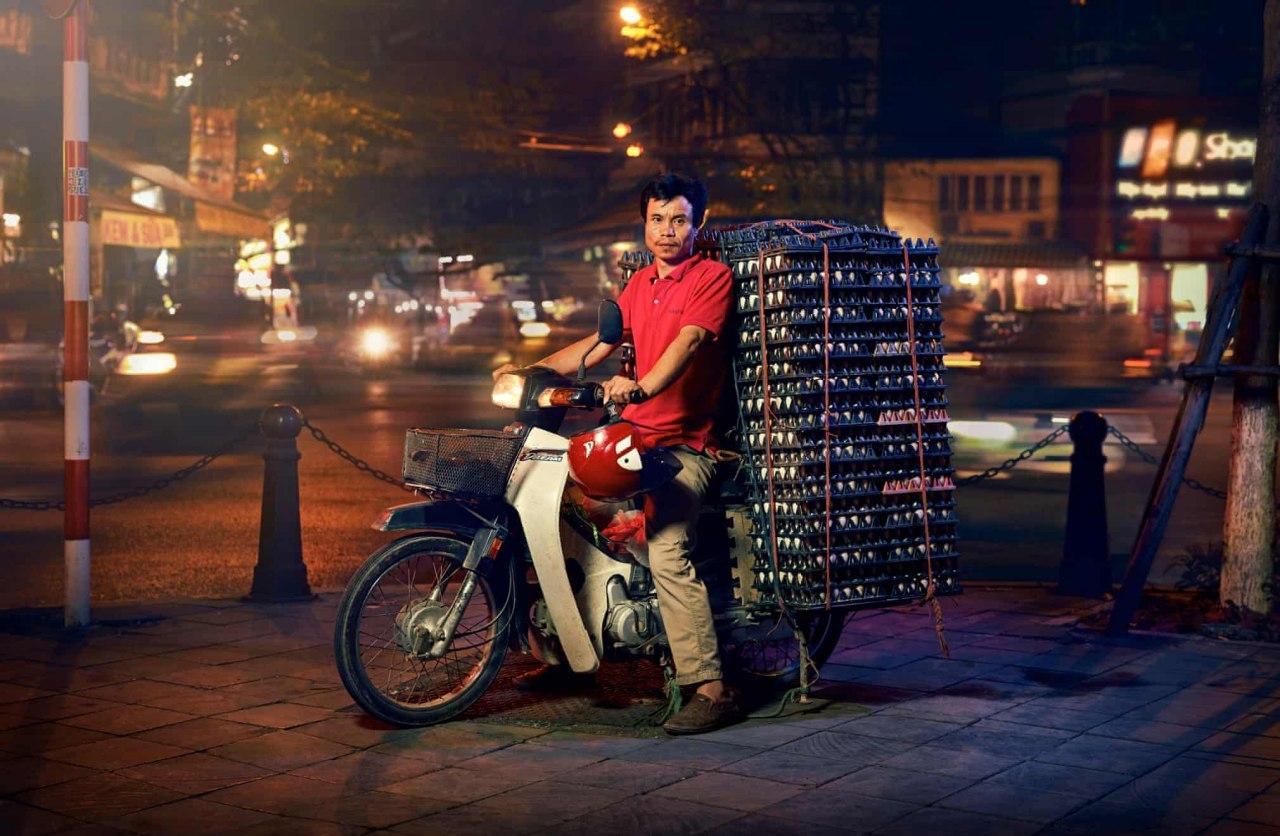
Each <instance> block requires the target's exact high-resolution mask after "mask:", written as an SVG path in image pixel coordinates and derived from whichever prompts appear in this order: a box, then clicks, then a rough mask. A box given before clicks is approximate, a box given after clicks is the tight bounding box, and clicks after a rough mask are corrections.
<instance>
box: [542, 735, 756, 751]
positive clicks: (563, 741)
mask: <svg viewBox="0 0 1280 836" xmlns="http://www.w3.org/2000/svg"><path fill="white" fill-rule="evenodd" d="M707 737H708V735H702V739H703V740H706V739H707ZM721 742H724V743H733V741H732V740H723V741H721ZM538 743H539V744H541V745H543V746H552V747H554V748H556V749H568V750H569V751H571V752H586V753H589V754H592V755H599V756H600V757H602V758H616V757H618V756H619V755H622V754H623V753H625V752H630V751H632V750H635V749H640V748H642V747H645V746H648V745H650V743H651V741H648V740H645V739H643V738H637V737H614V736H611V735H603V734H579V733H576V732H567V731H554V732H551V733H550V734H544V735H542V736H541V737H539V738H538ZM742 745H746V744H742Z"/></svg>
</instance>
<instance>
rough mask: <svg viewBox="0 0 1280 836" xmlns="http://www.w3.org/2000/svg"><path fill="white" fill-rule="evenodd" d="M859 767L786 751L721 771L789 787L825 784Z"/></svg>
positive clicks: (732, 764) (743, 762)
mask: <svg viewBox="0 0 1280 836" xmlns="http://www.w3.org/2000/svg"><path fill="white" fill-rule="evenodd" d="M859 766H860V764H856V763H845V762H842V761H838V760H831V759H829V758H814V757H809V756H807V755H792V754H788V753H786V752H764V753H762V754H759V755H755V756H753V757H750V758H747V759H746V760H741V761H738V762H736V763H731V764H729V765H728V766H725V767H722V768H721V769H720V771H721V772H730V773H733V774H735V775H748V776H750V777H752V778H764V779H766V780H769V781H782V782H784V783H787V784H802V785H810V784H814V785H816V784H825V783H827V782H828V781H834V780H835V779H837V778H840V777H842V776H844V775H848V774H849V773H850V772H853V771H854V770H856V769H857V768H858V767H859Z"/></svg>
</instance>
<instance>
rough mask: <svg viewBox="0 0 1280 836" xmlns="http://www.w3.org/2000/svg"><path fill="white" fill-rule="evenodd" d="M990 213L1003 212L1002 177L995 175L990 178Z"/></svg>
mask: <svg viewBox="0 0 1280 836" xmlns="http://www.w3.org/2000/svg"><path fill="white" fill-rule="evenodd" d="M991 211H992V212H1003V211H1004V175H1003V174H997V175H996V176H995V177H992V178H991Z"/></svg>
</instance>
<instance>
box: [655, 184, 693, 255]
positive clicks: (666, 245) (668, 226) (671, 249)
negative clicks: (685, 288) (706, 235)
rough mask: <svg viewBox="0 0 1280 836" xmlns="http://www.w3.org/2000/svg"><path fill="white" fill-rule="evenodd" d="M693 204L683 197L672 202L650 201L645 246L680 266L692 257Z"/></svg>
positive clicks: (673, 199)
mask: <svg viewBox="0 0 1280 836" xmlns="http://www.w3.org/2000/svg"><path fill="white" fill-rule="evenodd" d="M697 231H698V228H697V227H696V226H694V225H693V204H691V203H690V202H689V199H688V198H687V197H684V196H683V195H682V196H680V197H675V198H672V199H671V200H658V199H656V198H654V199H652V200H650V201H649V208H648V210H647V211H646V212H645V222H644V243H645V246H647V247H648V248H649V250H650V251H651V252H652V253H653V254H654V256H655V257H656V258H658V259H661V260H662V261H665V262H667V263H669V264H678V263H679V262H681V261H684V260H685V259H686V258H688V257H689V256H691V255H693V245H694V234H695V233H696V232H697Z"/></svg>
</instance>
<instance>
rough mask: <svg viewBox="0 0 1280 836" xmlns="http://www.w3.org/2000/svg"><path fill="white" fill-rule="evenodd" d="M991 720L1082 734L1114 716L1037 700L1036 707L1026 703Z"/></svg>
mask: <svg viewBox="0 0 1280 836" xmlns="http://www.w3.org/2000/svg"><path fill="white" fill-rule="evenodd" d="M991 719H992V720H1003V721H1005V722H1009V723H1021V724H1024V725H1030V726H1042V727H1044V728H1050V729H1063V730H1064V731H1075V732H1082V731H1088V730H1089V729H1092V728H1094V727H1095V726H1098V725H1101V724H1103V723H1106V722H1108V721H1109V720H1111V719H1112V715H1109V714H1097V713H1095V712H1092V711H1072V710H1071V709H1067V708H1059V707H1056V706H1054V705H1052V703H1049V702H1040V701H1039V700H1037V701H1036V704H1035V705H1028V704H1025V703H1024V704H1023V705H1019V706H1015V707H1013V708H1008V709H1005V710H1004V711H1000V712H998V713H996V714H992V715H991Z"/></svg>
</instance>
